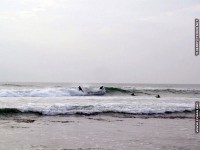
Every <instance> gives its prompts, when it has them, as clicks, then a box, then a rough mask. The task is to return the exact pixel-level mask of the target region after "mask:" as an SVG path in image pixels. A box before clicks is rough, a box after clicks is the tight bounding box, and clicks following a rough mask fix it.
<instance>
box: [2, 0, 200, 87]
mask: <svg viewBox="0 0 200 150" xmlns="http://www.w3.org/2000/svg"><path fill="white" fill-rule="evenodd" d="M199 14H200V1H199V0H1V1H0V29H1V30H0V81H1V82H89V83H91V82H116V83H123V82H125V83H198V84H200V56H198V57H195V56H194V18H196V17H197V18H200V15H199Z"/></svg>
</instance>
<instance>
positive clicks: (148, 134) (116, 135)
mask: <svg viewBox="0 0 200 150" xmlns="http://www.w3.org/2000/svg"><path fill="white" fill-rule="evenodd" d="M183 115H185V114H183ZM192 115H193V114H190V115H189V116H192ZM199 143H200V134H195V132H194V119H193V117H186V118H184V119H183V118H181V117H179V118H177V117H175V118H173V117H165V118H163V117H159V116H157V117H152V118H147V119H145V117H143V118H141V117H137V116H134V117H133V116H132V117H130V116H129V117H128V116H110V115H96V116H53V117H52V116H38V115H33V114H25V115H9V116H3V115H2V116H1V119H0V149H2V150H10V149H12V150H25V149H30V150H43V149H44V150H80V149H81V150H93V149H104V150H116V149H119V150H121V149H125V150H130V149H138V150H140V149H141V150H144V149H148V150H151V149H152V150H158V149H161V150H199Z"/></svg>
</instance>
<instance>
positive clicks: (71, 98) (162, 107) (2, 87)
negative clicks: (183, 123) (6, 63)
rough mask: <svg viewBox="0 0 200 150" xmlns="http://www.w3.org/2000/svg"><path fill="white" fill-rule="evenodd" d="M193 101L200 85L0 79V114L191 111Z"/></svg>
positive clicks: (198, 95)
mask: <svg viewBox="0 0 200 150" xmlns="http://www.w3.org/2000/svg"><path fill="white" fill-rule="evenodd" d="M78 86H81V87H82V89H83V91H79V89H78ZM100 86H104V88H103V89H102V90H101V89H100V88H99V87H100ZM132 93H134V95H135V96H132V95H131V94H132ZM158 94H159V95H160V98H156V97H155V96H156V95H158ZM195 101H200V85H175V84H159V85H158V84H69V83H0V113H1V114H10V113H12V114H13V113H14V114H15V113H17V114H18V113H37V114H40V115H48V116H55V115H75V114H78V115H96V114H104V113H106V114H108V113H112V114H136V115H144V114H145V115H152V114H165V113H177V112H192V111H193V110H194V109H195V107H194V106H195Z"/></svg>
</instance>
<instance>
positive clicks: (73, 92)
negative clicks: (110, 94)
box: [0, 88, 105, 97]
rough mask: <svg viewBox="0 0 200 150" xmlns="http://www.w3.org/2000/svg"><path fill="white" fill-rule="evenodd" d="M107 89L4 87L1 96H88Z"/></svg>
mask: <svg viewBox="0 0 200 150" xmlns="http://www.w3.org/2000/svg"><path fill="white" fill-rule="evenodd" d="M104 94H105V89H104V90H101V89H99V88H93V89H86V90H85V91H84V92H82V91H79V90H78V89H76V88H42V89H18V90H16V89H2V90H0V97H64V96H86V95H104Z"/></svg>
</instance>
